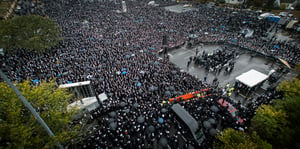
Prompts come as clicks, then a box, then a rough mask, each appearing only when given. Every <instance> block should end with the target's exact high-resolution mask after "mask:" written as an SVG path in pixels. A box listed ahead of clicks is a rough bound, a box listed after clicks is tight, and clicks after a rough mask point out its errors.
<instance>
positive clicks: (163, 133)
mask: <svg viewBox="0 0 300 149" xmlns="http://www.w3.org/2000/svg"><path fill="white" fill-rule="evenodd" d="M42 2H43V3H44V5H45V6H44V8H45V14H46V15H47V16H48V17H50V18H51V19H54V20H55V21H57V22H58V23H59V25H60V26H61V28H62V36H63V41H62V42H61V43H60V44H59V45H58V46H56V47H53V48H51V50H50V52H49V53H46V54H36V53H33V52H28V51H27V50H25V49H19V50H17V52H15V53H12V54H5V55H1V69H2V70H3V71H5V73H6V74H7V75H8V77H9V78H10V79H11V80H13V81H22V80H24V79H30V80H32V81H33V80H38V82H40V81H42V80H50V79H51V78H56V82H57V83H58V84H65V83H71V82H73V83H75V82H80V81H87V80H90V81H91V82H92V87H93V88H94V89H95V91H96V94H100V93H103V92H105V93H107V94H108V95H109V100H108V103H107V104H106V105H105V106H103V107H100V108H97V109H96V110H94V111H92V112H91V113H90V115H89V116H88V118H89V119H90V120H94V121H96V124H95V125H94V126H93V128H92V129H91V130H90V131H89V133H88V135H87V136H85V138H83V141H81V142H76V145H77V146H78V147H79V148H105V147H108V148H113V147H117V148H120V147H122V148H152V147H154V146H155V144H157V145H158V146H160V147H162V148H163V147H166V146H167V144H168V145H169V146H170V147H171V148H178V147H179V148H192V146H194V147H196V146H197V144H196V143H195V142H194V141H193V139H190V137H189V135H188V134H189V131H188V128H187V127H186V126H184V124H183V123H181V122H180V121H179V120H178V118H176V116H175V114H174V113H172V112H171V111H170V108H169V105H168V104H166V103H164V102H163V101H166V100H168V98H170V97H175V96H178V95H182V94H184V93H189V92H193V91H197V90H202V89H206V88H210V87H211V85H210V84H209V83H207V82H206V81H201V80H198V79H197V78H195V77H193V76H191V75H189V74H187V73H186V72H181V71H180V69H179V68H178V67H176V66H175V65H174V64H172V63H170V62H169V61H167V60H166V59H161V58H160V57H159V55H158V51H160V50H162V49H163V45H162V38H163V36H164V35H167V37H168V47H176V46H179V45H182V44H184V43H185V42H186V41H187V40H188V35H189V34H197V35H199V36H198V37H197V40H198V41H202V42H217V41H222V42H226V43H229V44H234V45H236V46H239V47H243V48H246V49H249V50H252V51H256V52H259V53H262V54H264V55H267V56H271V57H276V58H282V59H285V60H287V61H288V62H289V63H290V64H291V65H294V64H296V63H297V62H299V60H300V59H299V58H300V53H299V51H300V47H299V45H298V44H296V43H293V42H290V41H276V40H273V39H272V40H263V39H262V38H261V37H262V36H263V35H264V34H265V33H266V31H267V30H268V28H269V27H270V26H271V24H270V23H269V22H267V21H266V20H264V19H262V20H258V19H257V16H258V15H259V14H258V13H256V12H254V11H248V10H247V11H246V10H235V9H229V8H218V7H212V8H211V7H207V6H206V5H202V4H201V5H197V6H195V7H197V9H198V10H194V11H187V12H184V13H173V12H170V11H166V10H165V9H164V8H163V7H154V6H148V5H147V3H148V1H137V2H135V1H127V2H126V5H127V10H128V12H127V13H118V12H117V11H116V10H121V4H120V2H118V3H117V4H115V3H114V2H111V1H102V0H93V1H75V0H67V1H59V0H58V1H56V0H51V1H47V0H42ZM157 3H164V4H168V2H166V1H164V2H160V1H157ZM233 12H238V13H233ZM240 28H251V29H252V30H254V34H253V36H252V37H250V38H246V37H244V36H241V34H240V33H239V31H238V30H239V29H240ZM216 54H217V55H222V51H219V53H216ZM228 54H229V55H228V56H226V57H222V56H218V57H215V58H217V60H214V63H212V62H210V60H209V59H211V58H210V57H209V56H208V55H207V53H203V55H202V57H203V59H207V62H208V63H209V65H208V66H210V67H211V68H212V69H218V67H217V66H218V65H219V63H220V62H224V61H226V62H229V61H230V60H232V59H234V56H236V53H234V52H232V53H228ZM225 58H226V60H225ZM219 61H220V62H219ZM199 63H200V62H199ZM229 65H234V64H229ZM35 83H37V81H35ZM225 90H226V89H223V90H222V89H218V88H217V87H214V90H213V92H214V95H213V96H210V97H207V98H205V99H197V98H195V99H194V100H191V101H190V102H180V104H181V105H182V106H183V107H184V108H185V109H186V110H187V111H188V112H189V113H191V115H192V116H193V117H194V118H195V119H196V120H197V121H199V125H200V126H201V127H202V128H203V131H204V134H205V137H206V139H205V141H204V142H203V144H201V146H203V147H205V148H208V147H211V144H212V142H213V141H214V137H213V136H214V135H215V133H213V132H214V131H212V129H215V128H217V125H221V127H222V128H226V127H233V128H236V129H239V130H247V126H248V123H249V121H248V119H249V117H250V116H253V115H254V113H255V108H257V106H258V105H259V104H261V103H269V102H271V101H270V100H271V99H272V97H275V96H276V97H277V96H279V94H278V93H277V92H275V91H274V90H270V91H268V93H266V94H264V95H262V97H259V98H257V99H252V100H250V101H251V102H249V104H247V107H250V108H247V107H244V106H241V104H240V103H235V102H233V101H232V100H231V99H230V98H228V97H227V94H224V93H223V92H225ZM220 98H223V99H226V101H228V102H230V103H232V104H234V106H235V107H236V108H237V109H238V110H239V115H240V116H241V117H242V118H244V123H243V124H241V123H239V122H237V121H236V119H234V118H232V116H231V115H229V114H228V112H226V111H225V112H221V111H219V112H218V110H212V109H211V106H214V105H215V106H217V105H218V103H217V102H216V101H217V100H218V99H220ZM162 109H165V110H162ZM111 112H113V113H111ZM108 113H109V114H108ZM209 119H213V120H215V122H214V121H213V120H210V121H209V122H210V124H211V126H207V125H206V126H204V124H203V123H202V122H204V121H208V120H209ZM162 120H163V121H162ZM217 122H218V123H217ZM79 123H80V122H79ZM206 124H207V123H206ZM74 143H75V142H74Z"/></svg>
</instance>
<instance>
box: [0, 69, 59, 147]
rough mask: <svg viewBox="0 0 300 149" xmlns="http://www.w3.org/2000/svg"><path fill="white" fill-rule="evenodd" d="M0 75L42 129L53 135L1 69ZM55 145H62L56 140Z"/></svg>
mask: <svg viewBox="0 0 300 149" xmlns="http://www.w3.org/2000/svg"><path fill="white" fill-rule="evenodd" d="M0 76H1V77H2V79H3V80H4V81H5V82H6V83H7V84H8V85H9V86H10V87H11V88H12V89H13V91H14V92H15V93H16V94H17V95H18V97H19V99H20V100H21V101H22V102H23V104H24V105H25V107H26V108H28V109H29V111H30V112H31V113H32V115H33V116H34V117H35V119H36V120H37V121H38V122H39V123H40V124H41V125H42V126H43V127H44V129H45V130H46V132H47V133H48V135H49V136H50V137H54V133H53V132H52V131H51V129H50V128H49V127H48V125H47V124H46V123H45V121H44V120H43V119H42V118H41V117H40V115H39V114H38V113H37V112H36V111H35V109H34V108H33V107H32V106H31V104H30V103H29V102H28V101H27V99H26V98H25V97H24V96H23V95H22V93H21V92H20V91H19V90H18V89H17V88H16V87H15V86H14V85H13V83H12V82H11V81H10V80H9V79H8V78H7V77H6V75H5V74H4V73H3V72H2V70H0ZM56 145H57V146H58V147H59V149H63V146H62V145H61V144H60V142H57V143H56Z"/></svg>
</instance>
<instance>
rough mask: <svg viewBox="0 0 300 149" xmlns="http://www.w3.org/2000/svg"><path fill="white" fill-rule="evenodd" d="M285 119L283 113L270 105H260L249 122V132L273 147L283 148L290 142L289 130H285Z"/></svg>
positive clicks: (286, 122)
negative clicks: (254, 132)
mask: <svg viewBox="0 0 300 149" xmlns="http://www.w3.org/2000/svg"><path fill="white" fill-rule="evenodd" d="M286 118H287V116H286V113H285V112H284V111H282V110H277V109H275V108H274V107H272V106H270V105H261V106H260V107H259V108H258V109H257V111H256V115H255V116H254V117H253V118H252V120H251V130H254V131H256V132H257V133H258V134H259V136H260V137H261V138H262V139H264V140H266V141H268V142H270V143H271V144H273V145H280V146H285V145H286V144H288V143H289V141H290V140H291V138H290V134H291V130H290V129H289V128H287V124H288V121H287V119H286Z"/></svg>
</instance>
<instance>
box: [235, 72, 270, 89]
mask: <svg viewBox="0 0 300 149" xmlns="http://www.w3.org/2000/svg"><path fill="white" fill-rule="evenodd" d="M267 78H268V76H267V75H266V74H263V73H261V72H259V71H256V70H254V69H251V70H249V71H248V72H245V73H242V74H241V75H239V76H238V77H236V78H235V79H236V80H238V81H240V82H241V83H243V84H245V85H247V86H248V87H253V86H255V85H257V84H259V83H261V82H263V81H264V80H266V79H267Z"/></svg>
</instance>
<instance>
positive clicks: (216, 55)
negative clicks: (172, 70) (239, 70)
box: [194, 47, 239, 73]
mask: <svg viewBox="0 0 300 149" xmlns="http://www.w3.org/2000/svg"><path fill="white" fill-rule="evenodd" d="M238 56H239V55H238V52H236V51H235V49H231V51H230V50H229V49H228V48H227V47H225V48H222V49H216V50H214V51H213V53H207V52H205V51H203V53H202V55H199V56H198V55H197V56H195V58H194V61H195V64H197V65H203V66H204V67H205V70H207V71H212V72H216V73H220V72H221V70H222V69H223V68H224V70H225V72H231V71H232V70H233V68H234V63H235V59H236V58H238Z"/></svg>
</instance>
